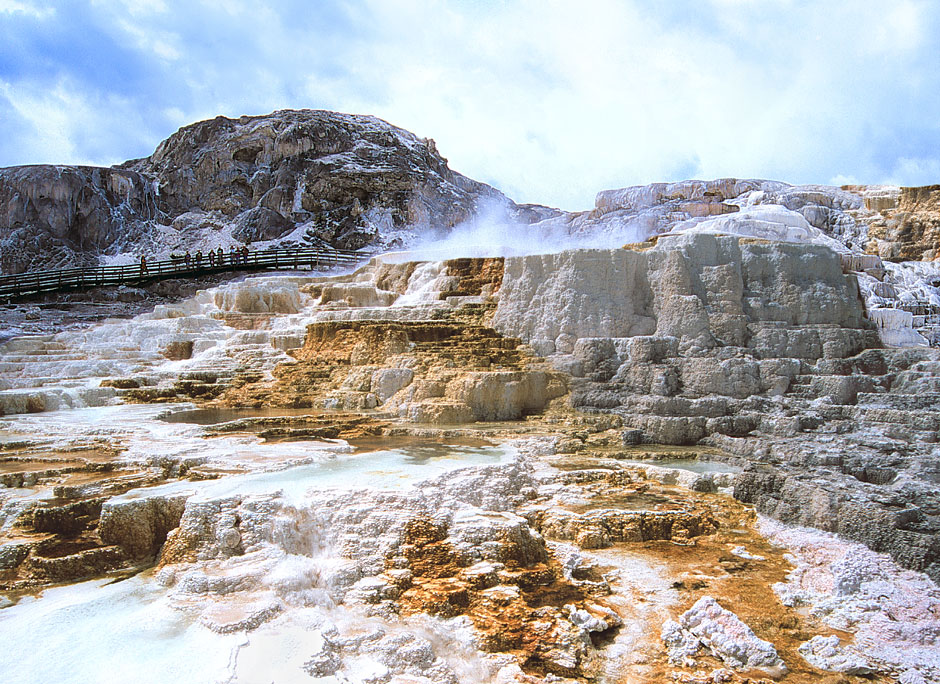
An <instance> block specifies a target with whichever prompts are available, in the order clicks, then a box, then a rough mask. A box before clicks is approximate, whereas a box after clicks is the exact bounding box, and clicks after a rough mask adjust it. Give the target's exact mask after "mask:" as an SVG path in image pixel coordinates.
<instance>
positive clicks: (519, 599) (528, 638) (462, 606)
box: [389, 517, 603, 676]
mask: <svg viewBox="0 0 940 684" xmlns="http://www.w3.org/2000/svg"><path fill="white" fill-rule="evenodd" d="M540 550H541V553H534V552H533V550H532V549H526V550H523V549H521V548H516V547H514V545H513V543H512V542H511V541H510V540H506V541H505V543H504V546H503V549H502V553H501V555H500V558H501V559H502V561H501V563H500V565H499V566H493V567H492V569H484V571H483V572H478V571H475V568H474V567H473V566H471V567H469V568H468V567H463V566H461V564H460V562H459V558H458V554H457V553H456V551H455V549H454V547H453V546H452V544H451V543H450V542H449V541H448V540H447V528H446V526H445V525H444V524H442V523H437V522H435V521H433V520H431V519H429V518H424V517H418V518H414V519H412V520H410V521H409V522H408V523H407V524H406V525H405V528H404V530H403V532H402V547H401V550H400V553H401V556H402V557H403V558H404V559H406V561H407V569H409V570H410V571H411V576H410V578H409V579H408V581H407V582H406V583H405V584H404V585H403V586H402V587H401V589H402V591H401V594H400V595H399V597H398V605H399V607H400V608H401V609H402V611H403V612H404V613H405V614H413V613H428V614H431V615H437V616H440V617H444V618H450V617H455V616H458V615H465V616H466V617H468V618H469V619H470V621H471V622H472V623H473V625H474V627H475V628H476V630H477V634H478V636H479V638H480V641H481V644H482V646H483V648H484V650H486V651H489V652H493V653H497V652H498V653H508V654H510V655H513V656H515V658H516V659H517V661H518V662H519V664H520V666H522V667H523V669H524V670H525V671H526V672H529V673H531V674H545V673H548V672H552V673H554V674H558V675H564V676H582V675H585V674H586V673H585V672H584V671H583V670H582V669H581V668H582V666H584V665H585V663H584V662H583V661H582V662H580V663H579V664H577V665H573V666H572V667H564V666H562V665H559V664H558V663H557V662H556V661H555V660H554V659H552V658H551V657H550V654H551V652H552V650H553V649H555V648H558V647H559V644H564V643H565V641H566V640H567V639H570V638H571V630H572V625H571V623H570V622H569V621H568V619H567V613H566V612H565V611H564V610H563V606H566V605H569V604H571V605H574V606H576V607H578V608H582V609H586V610H587V611H588V612H592V611H594V612H596V611H597V610H598V609H599V608H598V607H599V606H600V605H603V598H601V597H599V596H591V595H590V593H589V592H588V591H587V590H585V589H584V588H583V587H580V586H576V585H575V584H573V583H571V582H569V581H567V580H566V579H565V578H564V575H563V573H562V570H561V566H560V565H559V563H558V561H556V560H555V559H553V558H551V557H550V556H549V555H548V554H547V552H546V551H545V549H544V547H540ZM389 562H390V567H393V568H398V569H400V568H401V563H400V562H396V561H395V560H394V559H390V561H389Z"/></svg>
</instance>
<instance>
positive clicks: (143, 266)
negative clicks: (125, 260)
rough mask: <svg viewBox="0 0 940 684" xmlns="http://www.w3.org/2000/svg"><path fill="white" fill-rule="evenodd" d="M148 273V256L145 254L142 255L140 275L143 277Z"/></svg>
mask: <svg viewBox="0 0 940 684" xmlns="http://www.w3.org/2000/svg"><path fill="white" fill-rule="evenodd" d="M145 275H147V257H146V256H145V255H143V254H141V255H140V277H141V278H143V277H144V276H145Z"/></svg>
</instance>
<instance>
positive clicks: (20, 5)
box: [0, 0, 55, 19]
mask: <svg viewBox="0 0 940 684" xmlns="http://www.w3.org/2000/svg"><path fill="white" fill-rule="evenodd" d="M15 13H20V14H24V15H26V16H30V17H34V18H36V19H46V18H48V17H51V16H54V15H55V7H48V6H43V5H40V4H38V3H35V2H29V1H28V0H26V1H24V0H0V14H15Z"/></svg>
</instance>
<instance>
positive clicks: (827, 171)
mask: <svg viewBox="0 0 940 684" xmlns="http://www.w3.org/2000/svg"><path fill="white" fill-rule="evenodd" d="M284 108H291V109H301V108H313V109H332V110H337V111H344V112H352V113H357V114H373V115H375V116H378V117H380V118H382V119H385V120H386V121H388V122H390V123H392V124H394V125H396V126H400V127H402V128H406V129H408V130H410V131H412V132H413V133H415V134H416V135H418V136H420V137H428V138H433V139H434V140H435V141H436V143H437V147H438V150H439V151H440V152H441V154H443V155H444V156H445V157H447V158H448V160H449V164H450V166H451V168H453V169H454V170H456V171H459V172H460V173H463V174H464V175H467V176H470V177H471V178H475V179H476V180H480V181H484V182H486V183H490V184H491V185H494V186H495V187H497V188H499V189H500V190H502V191H503V192H504V193H506V194H507V195H509V196H510V197H511V198H512V199H514V200H516V201H517V202H535V203H540V204H548V205H551V206H557V207H561V208H563V209H568V210H583V209H589V208H591V207H592V206H593V205H594V197H595V195H596V193H597V192H598V191H600V190H604V189H610V188H620V187H626V186H629V185H639V184H647V183H653V182H661V181H677V180H684V179H688V178H718V177H741V178H769V179H774V180H783V181H787V182H790V183H823V184H835V185H841V184H846V183H892V184H899V185H926V184H933V183H940V3H938V2H933V1H932V0H925V1H923V2H921V1H917V0H893V1H892V2H883V1H877V2H875V1H868V0H816V1H806V2H800V1H798V0H674V1H670V2H658V1H655V0H647V1H641V0H622V1H614V0H594V1H592V0H584V1H583V2H578V3H575V2H571V1H568V2H562V1H554V0H476V1H471V0H464V1H459V0H268V1H266V2H261V1H248V0H183V1H176V0H86V1H84V2H79V1H77V0H76V1H72V0H0V166H11V165H16V164H35V163H56V164H95V165H110V164H114V163H118V162H121V161H124V160H126V159H132V158H137V157H143V156H147V155H149V154H150V153H152V152H153V150H154V148H155V147H156V145H157V144H158V143H159V142H160V141H161V140H163V139H164V138H166V137H168V136H169V135H170V134H172V133H173V132H174V131H176V130H177V129H178V128H179V127H180V126H183V125H186V124H189V123H193V122H195V121H199V120H202V119H207V118H212V117H214V116H217V115H220V114H222V115H225V116H231V117H237V116H241V115H243V114H252V115H254V114H265V113H268V112H271V111H274V110H277V109H284Z"/></svg>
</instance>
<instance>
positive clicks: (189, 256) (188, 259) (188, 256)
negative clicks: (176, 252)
mask: <svg viewBox="0 0 940 684" xmlns="http://www.w3.org/2000/svg"><path fill="white" fill-rule="evenodd" d="M183 259H184V260H185V261H186V268H189V267H190V265H191V264H192V263H193V255H192V254H190V253H189V252H188V251H187V252H186V254H184V255H183Z"/></svg>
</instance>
